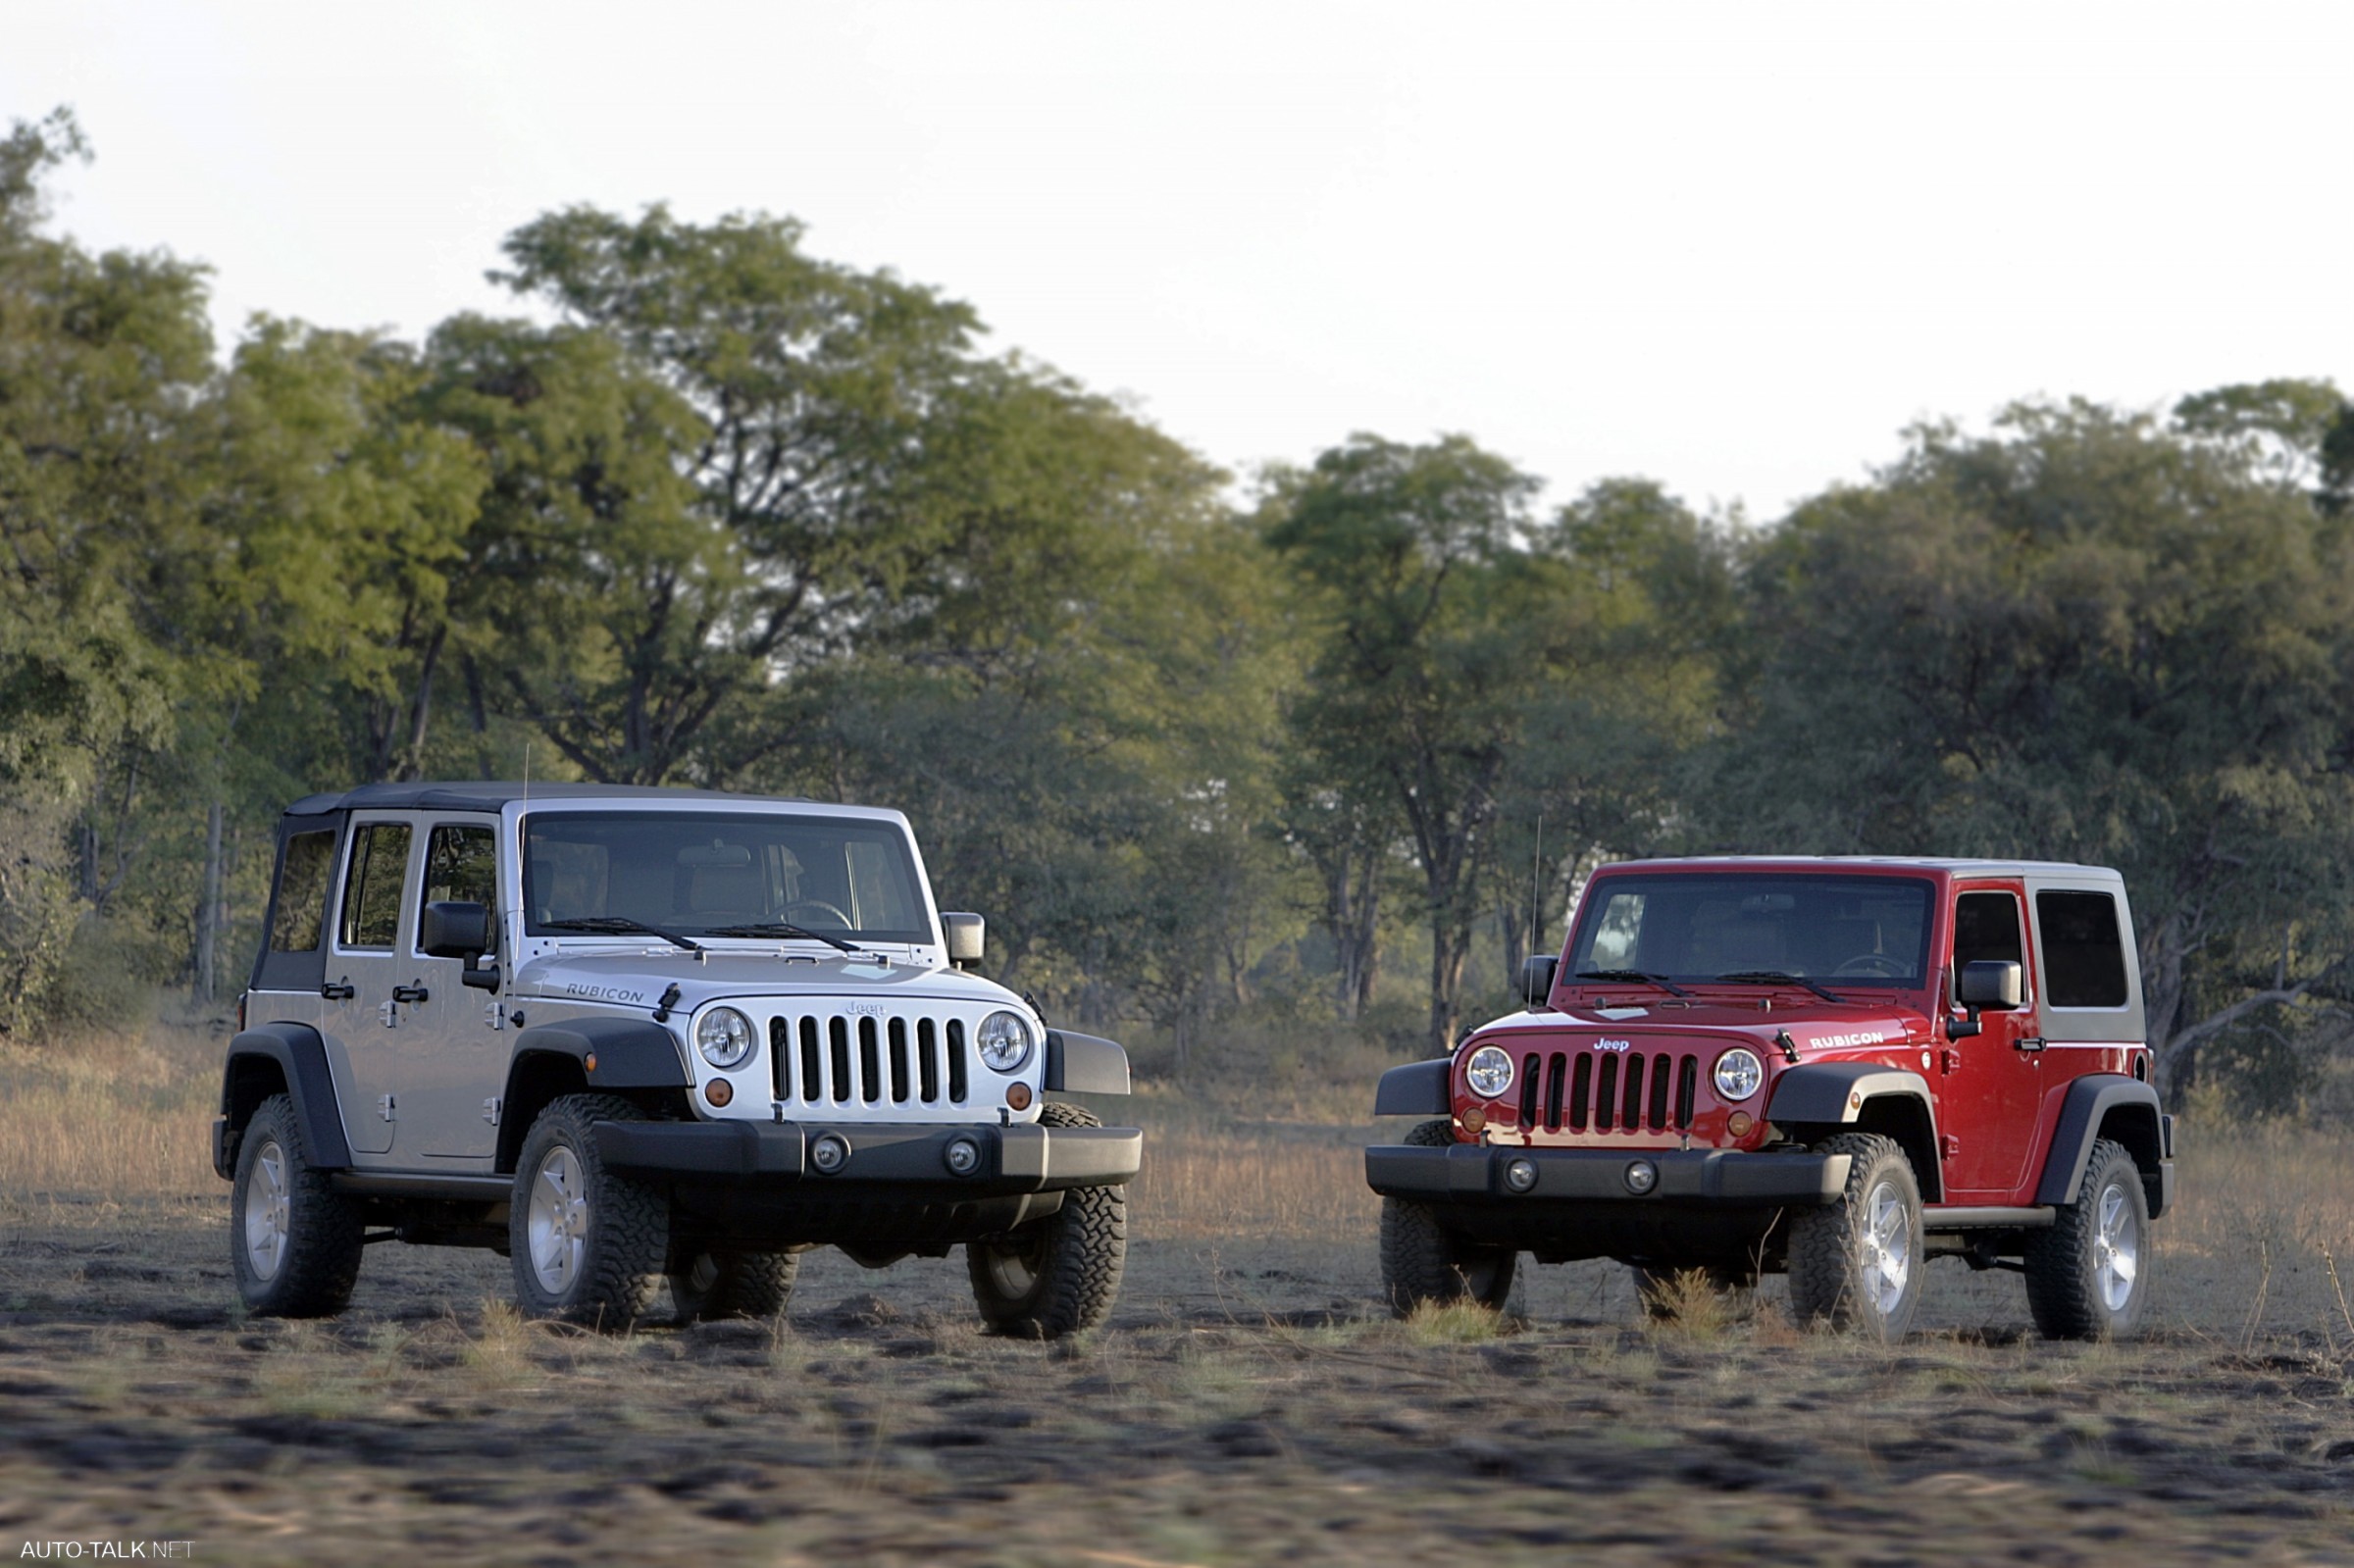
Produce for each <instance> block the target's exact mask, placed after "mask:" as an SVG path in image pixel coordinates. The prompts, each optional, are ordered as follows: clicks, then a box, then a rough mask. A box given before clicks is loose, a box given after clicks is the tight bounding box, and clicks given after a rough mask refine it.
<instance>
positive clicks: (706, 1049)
mask: <svg viewBox="0 0 2354 1568" xmlns="http://www.w3.org/2000/svg"><path fill="white" fill-rule="evenodd" d="M694 1048H695V1049H696V1050H698V1051H701V1052H702V1053H703V1060H704V1061H706V1062H709V1063H710V1064H711V1065H712V1066H713V1067H716V1068H718V1069H719V1070H720V1071H721V1072H723V1073H724V1072H726V1071H728V1070H729V1069H730V1068H732V1067H741V1066H742V1065H743V1059H744V1058H745V1057H746V1056H749V1055H751V1054H752V1021H751V1020H750V1019H748V1018H746V1017H744V1016H743V1015H742V1013H740V1012H738V1011H736V1009H735V1008H733V1007H714V1008H712V1009H711V1011H709V1012H707V1013H705V1014H704V1015H703V1016H702V1019H701V1020H700V1021H699V1022H698V1023H696V1025H695V1026H694Z"/></svg>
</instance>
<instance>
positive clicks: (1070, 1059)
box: [1046, 1029, 1130, 1094]
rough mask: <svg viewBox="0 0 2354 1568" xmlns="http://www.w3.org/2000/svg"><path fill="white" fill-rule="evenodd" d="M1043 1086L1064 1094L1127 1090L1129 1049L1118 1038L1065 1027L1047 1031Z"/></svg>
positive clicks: (1128, 1087)
mask: <svg viewBox="0 0 2354 1568" xmlns="http://www.w3.org/2000/svg"><path fill="white" fill-rule="evenodd" d="M1046 1073H1047V1076H1046V1087H1048V1088H1049V1089H1053V1090H1055V1091H1057V1092H1059V1093H1067V1094H1125V1093H1128V1092H1129V1091H1130V1085H1129V1079H1128V1052H1127V1051H1126V1050H1125V1049H1124V1048H1123V1047H1122V1046H1121V1045H1120V1043H1119V1042H1118V1041H1117V1040H1108V1039H1103V1038H1100V1037H1097V1036H1094V1035H1081V1034H1077V1033H1074V1032H1073V1031H1071V1030H1067V1029H1049V1030H1048V1031H1047V1069H1046Z"/></svg>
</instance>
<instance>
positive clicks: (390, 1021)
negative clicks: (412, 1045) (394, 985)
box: [376, 1001, 400, 1029]
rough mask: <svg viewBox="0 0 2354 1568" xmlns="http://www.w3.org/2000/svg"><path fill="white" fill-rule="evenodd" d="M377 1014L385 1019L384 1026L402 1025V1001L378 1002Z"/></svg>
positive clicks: (395, 1026)
mask: <svg viewBox="0 0 2354 1568" xmlns="http://www.w3.org/2000/svg"><path fill="white" fill-rule="evenodd" d="M376 1016H377V1017H379V1018H381V1019H383V1020H384V1027H385V1028H386V1029H398V1028H399V1027H400V1003H398V1002H389V1001H387V1002H378V1003H377V1004H376Z"/></svg>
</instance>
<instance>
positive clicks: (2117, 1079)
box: [2035, 1073, 2169, 1220]
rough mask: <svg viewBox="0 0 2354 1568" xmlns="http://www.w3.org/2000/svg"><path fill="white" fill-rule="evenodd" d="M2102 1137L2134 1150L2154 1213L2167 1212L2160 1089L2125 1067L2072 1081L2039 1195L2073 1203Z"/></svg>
mask: <svg viewBox="0 0 2354 1568" xmlns="http://www.w3.org/2000/svg"><path fill="white" fill-rule="evenodd" d="M2103 1139H2106V1140H2108V1141H2110V1142H2112V1143H2119V1144H2122V1145H2124V1149H2125V1152H2127V1153H2128V1154H2131V1155H2132V1156H2133V1164H2134V1167H2135V1168H2136V1169H2137V1170H2139V1171H2140V1172H2141V1185H2142V1189H2143V1192H2144V1195H2145V1196H2146V1198H2147V1199H2148V1202H2149V1208H2150V1218H2151V1219H2153V1220H2154V1219H2156V1218H2157V1217H2158V1216H2159V1215H2161V1214H2163V1213H2164V1212H2166V1200H2167V1195H2168V1193H2167V1189H2168V1186H2169V1184H2168V1183H2167V1181H2166V1166H2167V1155H2168V1149H2167V1137H2166V1120H2165V1118H2164V1117H2163V1116H2162V1115H2161V1114H2160V1112H2159V1109H2158V1091H2157V1090H2156V1089H2154V1088H2152V1087H2150V1086H2149V1085H2148V1084H2145V1083H2143V1082H2142V1081H2141V1080H2139V1079H2135V1078H2127V1077H2125V1076H2124V1074H2122V1073H2090V1074H2087V1075H2086V1076H2084V1077H2082V1078H2079V1079H2077V1080H2076V1081H2075V1082H2074V1083H2073V1084H2071V1085H2070V1086H2069V1087H2068V1097H2067V1098H2066V1099H2065V1100H2063V1101H2062V1102H2061V1106H2060V1121H2059V1125H2058V1126H2057V1127H2056V1128H2054V1129H2053V1132H2052V1146H2051V1150H2050V1152H2049V1153H2048V1154H2047V1155H2046V1156H2045V1158H2044V1165H2043V1180H2042V1181H2041V1182H2040V1183H2038V1184H2037V1186H2036V1189H2035V1201H2036V1202H2037V1203H2048V1204H2055V1205H2057V1204H2061V1203H2073V1202H2074V1201H2075V1200H2076V1196H2077V1189H2079V1188H2081V1187H2082V1186H2083V1182H2084V1167H2085V1166H2086V1165H2088V1164H2089V1163H2091V1160H2092V1146H2093V1145H2094V1144H2095V1143H2098V1142H2100V1141H2102V1140H2103Z"/></svg>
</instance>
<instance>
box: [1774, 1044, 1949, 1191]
mask: <svg viewBox="0 0 2354 1568" xmlns="http://www.w3.org/2000/svg"><path fill="white" fill-rule="evenodd" d="M1766 1120H1767V1121H1768V1122H1771V1123H1772V1124H1773V1125H1774V1127H1775V1128H1776V1129H1778V1130H1780V1131H1781V1132H1782V1133H1784V1134H1786V1135H1787V1136H1789V1137H1791V1138H1796V1139H1797V1140H1798V1141H1800V1142H1803V1143H1812V1142H1815V1141H1817V1140H1818V1139H1820V1138H1827V1137H1829V1136H1830V1135H1832V1134H1834V1133H1877V1134H1879V1135H1881V1136H1882V1137H1884V1138H1893V1139H1894V1140H1895V1141H1896V1144H1897V1146H1898V1147H1900V1148H1902V1149H1903V1150H1904V1151H1905V1158H1906V1159H1908V1160H1910V1161H1911V1162H1912V1164H1913V1178H1914V1180H1915V1181H1916V1182H1918V1183H1919V1185H1920V1200H1921V1201H1922V1202H1923V1203H1938V1202H1942V1201H1944V1197H1945V1173H1944V1170H1943V1167H1942V1165H1941V1163H1940V1161H1939V1160H1938V1157H1937V1110H1936V1101H1935V1100H1934V1099H1933V1098H1932V1097H1931V1096H1930V1093H1929V1086H1928V1083H1927V1081H1926V1080H1924V1079H1923V1078H1922V1077H1921V1076H1920V1075H1919V1073H1915V1072H1909V1071H1907V1070H1906V1069H1904V1068H1901V1067H1887V1066H1883V1065H1882V1064H1880V1063H1878V1062H1809V1063H1807V1064H1805V1065H1804V1066H1800V1067H1794V1068H1791V1069H1790V1070H1789V1071H1787V1072H1785V1073H1783V1074H1782V1075H1781V1076H1780V1077H1778V1078H1776V1079H1775V1080H1774V1084H1773V1093H1772V1096H1771V1097H1770V1098H1769V1099H1768V1100H1767V1101H1766Z"/></svg>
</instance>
